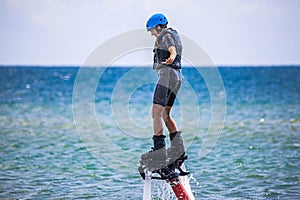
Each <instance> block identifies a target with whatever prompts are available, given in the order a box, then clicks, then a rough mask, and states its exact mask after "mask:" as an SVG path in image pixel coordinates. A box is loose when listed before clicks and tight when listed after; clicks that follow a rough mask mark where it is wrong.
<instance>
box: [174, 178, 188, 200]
mask: <svg viewBox="0 0 300 200" xmlns="http://www.w3.org/2000/svg"><path fill="white" fill-rule="evenodd" d="M170 185H171V187H172V190H173V192H174V194H175V195H176V197H177V198H178V199H180V200H191V199H190V197H189V195H188V193H187V192H186V190H185V188H184V187H183V185H182V183H180V182H179V180H178V178H175V179H172V180H170Z"/></svg>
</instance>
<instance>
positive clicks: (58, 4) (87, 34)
mask: <svg viewBox="0 0 300 200" xmlns="http://www.w3.org/2000/svg"><path fill="white" fill-rule="evenodd" d="M299 9H300V1H298V0H250V1H247V0H207V1H204V0H173V1H171V0H144V1H143V0H122V1H120V0H109V1H108V0H107V1H103V0H101V1H99V0H85V1H82V0H22V1H21V0H1V1H0V34H1V37H0V44H1V45H0V64H1V65H6V64H9V65H14V64H18V65H81V64H82V63H83V62H84V61H85V59H86V58H87V57H88V55H89V54H90V53H91V52H92V51H93V50H94V49H95V48H96V47H97V46H99V45H100V44H101V43H102V42H104V41H106V40H108V39H110V38H111V37H112V36H115V35H117V34H120V33H122V32H126V31H130V30H133V29H139V28H144V27H145V22H146V20H147V19H148V17H149V16H151V15H152V14H153V13H156V12H162V13H164V14H165V15H166V16H167V18H168V19H169V25H170V26H172V27H174V28H176V29H177V30H178V31H179V32H180V33H182V34H184V35H186V36H188V37H189V38H191V39H192V40H194V41H195V42H197V43H198V44H199V45H201V46H202V47H203V48H204V49H205V50H206V52H207V53H208V55H209V56H210V57H211V58H212V59H213V61H214V62H215V63H216V64H217V65H280V64H300V53H299V52H300V28H299V27H300V26H299V24H300V12H299ZM149 37H151V36H150V35H149ZM149 54H151V52H149ZM126 62H127V63H125V64H128V65H130V59H127V60H126Z"/></svg>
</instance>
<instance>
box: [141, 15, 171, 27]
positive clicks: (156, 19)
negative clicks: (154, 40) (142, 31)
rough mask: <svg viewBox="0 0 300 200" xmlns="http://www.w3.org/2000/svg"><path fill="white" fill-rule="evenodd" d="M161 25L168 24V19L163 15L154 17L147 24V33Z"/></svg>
mask: <svg viewBox="0 0 300 200" xmlns="http://www.w3.org/2000/svg"><path fill="white" fill-rule="evenodd" d="M160 24H161V25H165V24H168V20H167V18H166V17H165V16H164V15H163V14H161V13H158V14H154V15H152V16H151V17H150V18H149V19H148V21H147V23H146V28H147V31H150V29H151V28H155V27H156V26H157V25H160Z"/></svg>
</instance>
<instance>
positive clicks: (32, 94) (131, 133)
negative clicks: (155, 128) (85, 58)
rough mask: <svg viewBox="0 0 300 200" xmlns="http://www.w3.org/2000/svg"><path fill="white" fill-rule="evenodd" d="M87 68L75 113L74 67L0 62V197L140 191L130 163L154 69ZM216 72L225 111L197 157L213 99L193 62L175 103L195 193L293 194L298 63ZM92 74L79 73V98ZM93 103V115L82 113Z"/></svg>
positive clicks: (298, 180) (298, 156) (296, 186)
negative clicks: (88, 95) (213, 139)
mask: <svg viewBox="0 0 300 200" xmlns="http://www.w3.org/2000/svg"><path fill="white" fill-rule="evenodd" d="M87 70H88V69H87ZM90 70H91V72H92V73H95V72H101V73H102V72H103V74H102V77H101V78H100V80H99V81H98V83H99V84H98V85H96V86H95V90H94V95H93V98H92V100H93V101H92V105H90V104H89V103H90V102H89V101H87V102H84V103H83V107H80V111H76V110H74V109H75V108H76V106H75V107H74V102H75V100H74V99H73V97H74V94H75V93H74V91H75V90H76V84H75V83H76V81H77V80H79V77H78V75H79V68H78V67H46V68H43V67H1V68H0V77H1V78H0V124H1V131H0V152H1V157H0V161H1V162H0V199H142V192H143V181H142V180H141V178H140V177H139V174H138V172H137V170H136V168H135V167H136V166H137V163H138V159H139V155H140V154H141V153H143V152H145V151H148V150H149V149H150V147H151V145H152V144H151V132H152V131H151V127H152V126H151V98H152V92H153V87H154V82H155V79H156V75H155V73H154V72H153V71H152V70H151V69H150V68H138V69H137V68H124V67H113V68H106V69H105V70H104V71H101V70H98V69H90ZM136 70H137V71H136ZM218 71H219V73H220V75H221V77H222V81H223V83H224V88H225V94H226V115H225V116H226V117H225V121H224V128H223V130H222V134H221V136H220V137H219V139H218V140H217V143H216V145H215V146H214V148H213V149H212V150H211V151H210V153H209V154H208V155H206V156H205V157H202V158H201V157H199V151H200V149H201V146H202V145H203V141H204V135H205V133H206V132H207V130H208V128H209V127H210V120H211V117H212V115H213V113H212V111H213V108H212V106H214V105H213V103H212V101H211V100H212V96H211V95H212V93H211V92H210V91H209V83H208V82H207V80H205V78H203V77H202V76H201V74H199V73H198V72H197V70H196V69H195V68H185V69H184V70H183V75H184V77H185V78H184V82H183V88H182V89H181V91H180V93H179V96H180V99H179V100H178V101H176V103H175V106H174V110H173V115H174V118H175V120H176V121H177V122H178V124H179V127H180V129H181V130H182V131H183V134H184V139H185V143H186V147H187V154H188V156H189V159H188V160H187V161H186V166H187V168H188V169H189V171H191V174H192V175H191V179H190V184H191V187H192V190H193V192H194V195H195V197H196V199H300V170H299V166H300V112H299V111H300V104H299V100H300V92H299V91H300V67H289V66H282V67H232V68H231V67H222V68H219V69H218ZM81 78H82V77H81ZM90 78H91V77H83V80H86V88H87V89H86V90H82V91H80V95H82V96H83V97H85V96H84V93H85V92H87V91H88V89H89V88H91V87H90V85H89V83H90V82H89V80H90ZM140 80H142V82H143V81H144V84H142V83H140ZM83 86H85V85H83ZM74 88H75V89H74ZM81 93H82V94H81ZM80 95H79V97H80ZM126 95H127V96H126ZM220 95H224V94H220ZM194 100H196V101H194ZM124 105H125V109H124ZM90 106H92V107H93V108H94V111H95V112H94V115H90V113H88V112H85V111H86V110H88V108H89V107H90ZM77 112H78V113H79V115H80V116H83V117H82V121H79V120H78V118H77V119H76V113H77ZM81 112H82V115H81ZM186 112H188V114H186ZM95 117H96V121H94V120H93V118H95ZM82 122H84V123H82ZM97 127H100V128H101V132H102V133H103V135H105V138H104V139H105V141H103V140H102V139H103V138H102V137H100V134H99V130H98V129H97ZM82 130H83V131H82ZM78 131H79V132H78ZM165 134H167V133H165ZM89 138H91V139H90V140H89ZM97 138H101V141H100V140H97ZM127 155H128V156H127ZM162 187H165V186H164V184H163V183H159V182H156V183H154V186H153V188H154V190H153V198H154V199H159V198H160V197H161V198H162V197H164V198H165V199H174V197H173V196H172V194H171V193H170V191H168V189H167V188H162Z"/></svg>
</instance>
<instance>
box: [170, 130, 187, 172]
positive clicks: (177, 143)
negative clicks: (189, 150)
mask: <svg viewBox="0 0 300 200" xmlns="http://www.w3.org/2000/svg"><path fill="white" fill-rule="evenodd" d="M170 140H171V147H170V148H168V150H167V152H168V158H169V163H171V164H174V165H175V167H176V168H177V169H178V170H179V172H180V174H179V175H182V176H184V175H187V174H189V173H188V172H184V171H183V170H182V169H181V165H182V163H183V162H184V161H185V160H186V159H187V155H185V150H184V145H183V140H182V136H181V131H176V132H174V133H170Z"/></svg>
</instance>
